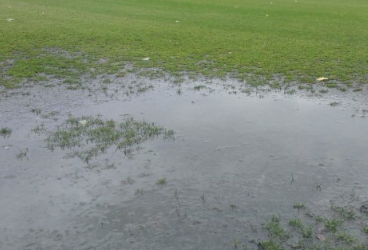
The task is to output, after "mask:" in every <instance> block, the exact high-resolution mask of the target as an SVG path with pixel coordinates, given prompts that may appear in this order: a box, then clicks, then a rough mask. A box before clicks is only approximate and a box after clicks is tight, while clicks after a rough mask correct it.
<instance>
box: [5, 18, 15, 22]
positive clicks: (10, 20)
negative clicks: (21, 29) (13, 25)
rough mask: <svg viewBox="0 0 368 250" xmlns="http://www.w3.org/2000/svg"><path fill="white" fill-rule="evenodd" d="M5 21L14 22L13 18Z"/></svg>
mask: <svg viewBox="0 0 368 250" xmlns="http://www.w3.org/2000/svg"><path fill="white" fill-rule="evenodd" d="M6 21H8V22H12V21H14V18H8V19H6Z"/></svg>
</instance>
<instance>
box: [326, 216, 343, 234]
mask: <svg viewBox="0 0 368 250" xmlns="http://www.w3.org/2000/svg"><path fill="white" fill-rule="evenodd" d="M342 223H343V221H342V220H338V219H326V220H325V227H326V228H327V229H328V230H330V231H332V232H334V233H336V232H337V229H338V227H339V226H341V225H342Z"/></svg>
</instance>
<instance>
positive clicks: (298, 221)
mask: <svg viewBox="0 0 368 250" xmlns="http://www.w3.org/2000/svg"><path fill="white" fill-rule="evenodd" d="M289 225H290V226H292V227H295V228H302V227H303V222H302V220H301V219H292V220H290V221H289Z"/></svg>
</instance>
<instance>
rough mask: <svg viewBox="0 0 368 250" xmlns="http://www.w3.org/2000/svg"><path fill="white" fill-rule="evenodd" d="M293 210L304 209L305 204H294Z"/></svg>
mask: <svg viewBox="0 0 368 250" xmlns="http://www.w3.org/2000/svg"><path fill="white" fill-rule="evenodd" d="M293 208H294V209H298V210H300V209H305V203H300V202H298V203H295V204H294V206H293Z"/></svg>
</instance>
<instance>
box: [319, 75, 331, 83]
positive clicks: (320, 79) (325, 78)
mask: <svg viewBox="0 0 368 250" xmlns="http://www.w3.org/2000/svg"><path fill="white" fill-rule="evenodd" d="M326 80H328V78H327V77H324V76H322V77H318V78H317V81H319V82H322V81H326Z"/></svg>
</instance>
